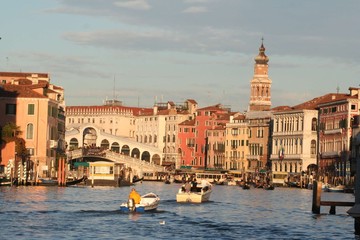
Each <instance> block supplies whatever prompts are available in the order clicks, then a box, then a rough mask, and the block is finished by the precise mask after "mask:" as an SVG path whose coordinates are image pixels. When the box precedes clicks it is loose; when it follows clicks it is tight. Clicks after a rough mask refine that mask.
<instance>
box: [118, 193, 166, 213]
mask: <svg viewBox="0 0 360 240" xmlns="http://www.w3.org/2000/svg"><path fill="white" fill-rule="evenodd" d="M159 203H160V198H159V197H158V196H157V195H156V194H155V193H148V194H145V195H143V196H141V201H140V203H139V204H135V207H131V205H129V202H126V203H122V204H121V205H120V211H121V212H124V213H130V212H138V213H144V212H149V211H154V210H156V209H157V208H158V206H159Z"/></svg>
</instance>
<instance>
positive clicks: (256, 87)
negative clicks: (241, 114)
mask: <svg viewBox="0 0 360 240" xmlns="http://www.w3.org/2000/svg"><path fill="white" fill-rule="evenodd" d="M268 61H269V58H268V57H267V56H266V55H265V47H264V39H263V38H262V39H261V46H260V48H259V54H258V55H257V56H256V57H255V66H254V76H253V79H252V80H251V82H250V102H249V111H268V110H270V107H271V79H270V78H269V76H268V69H269V65H268Z"/></svg>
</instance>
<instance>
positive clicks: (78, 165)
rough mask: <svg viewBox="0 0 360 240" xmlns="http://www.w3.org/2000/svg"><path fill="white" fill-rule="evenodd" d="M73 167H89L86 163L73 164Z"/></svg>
mask: <svg viewBox="0 0 360 240" xmlns="http://www.w3.org/2000/svg"><path fill="white" fill-rule="evenodd" d="M74 167H89V163H88V162H74Z"/></svg>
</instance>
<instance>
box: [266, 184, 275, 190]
mask: <svg viewBox="0 0 360 240" xmlns="http://www.w3.org/2000/svg"><path fill="white" fill-rule="evenodd" d="M263 189H265V190H274V189H275V187H274V185H272V184H269V185H265V186H263Z"/></svg>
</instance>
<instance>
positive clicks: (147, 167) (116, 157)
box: [105, 150, 165, 172]
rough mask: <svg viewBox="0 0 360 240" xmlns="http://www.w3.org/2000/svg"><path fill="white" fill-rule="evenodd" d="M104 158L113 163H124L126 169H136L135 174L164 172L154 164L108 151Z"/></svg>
mask: <svg viewBox="0 0 360 240" xmlns="http://www.w3.org/2000/svg"><path fill="white" fill-rule="evenodd" d="M105 153H106V155H105V158H106V159H109V160H111V161H113V162H118V163H124V164H126V165H127V166H128V167H131V168H133V169H136V170H137V172H141V171H143V172H164V171H165V168H164V167H162V166H159V165H157V164H154V163H149V162H146V161H143V160H140V159H138V158H133V157H130V156H128V155H124V154H119V153H116V152H112V151H110V150H106V151H105Z"/></svg>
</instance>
